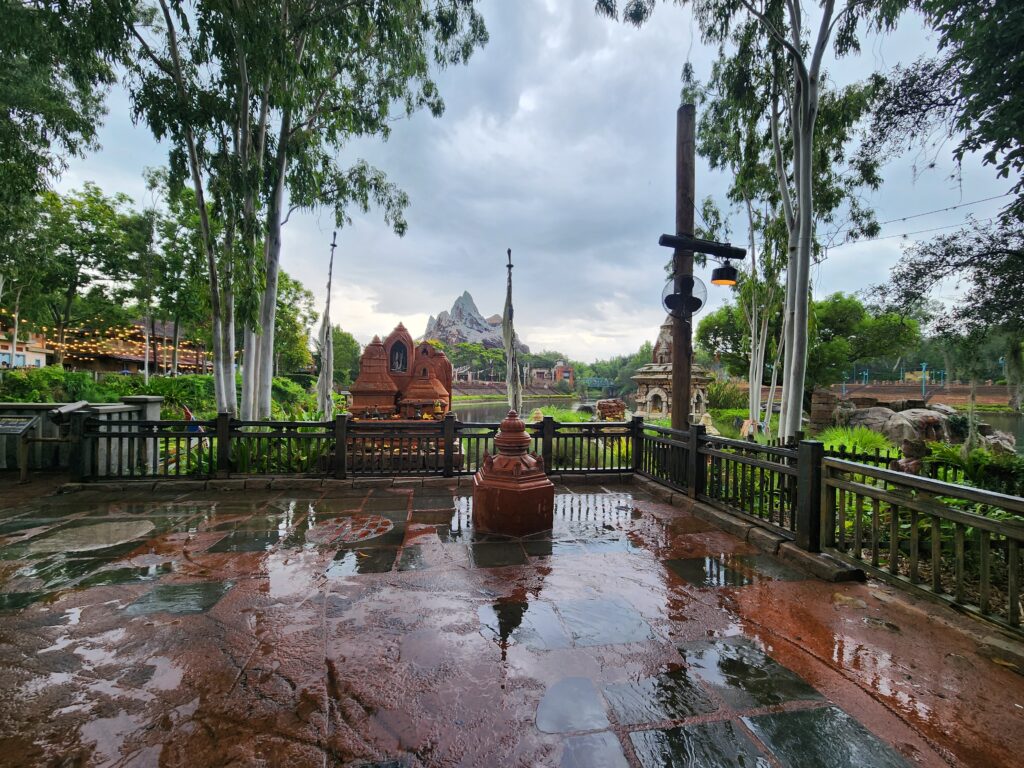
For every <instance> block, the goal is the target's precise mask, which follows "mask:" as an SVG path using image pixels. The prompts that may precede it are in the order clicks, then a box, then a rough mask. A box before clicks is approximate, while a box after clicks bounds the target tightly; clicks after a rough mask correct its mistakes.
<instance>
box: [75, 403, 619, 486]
mask: <svg viewBox="0 0 1024 768" xmlns="http://www.w3.org/2000/svg"><path fill="white" fill-rule="evenodd" d="M498 428H499V425H498V423H497V422H495V423H482V424H481V423H465V422H460V421H457V420H456V419H455V418H454V417H453V416H449V417H447V418H445V419H442V420H423V421H422V422H418V421H389V420H354V419H350V418H348V416H347V415H342V416H339V417H338V418H336V419H335V420H333V421H240V420H237V419H233V418H231V417H230V416H229V415H227V414H221V415H220V416H218V417H217V418H216V419H215V420H213V421H139V420H135V421H130V422H120V421H118V422H111V421H109V420H106V419H103V418H100V417H97V416H94V415H85V416H84V417H83V419H82V421H81V423H80V424H79V425H78V432H79V434H81V440H80V444H79V450H78V456H77V461H76V467H75V469H76V472H77V473H78V475H79V476H81V477H82V478H83V479H120V478H138V477H186V476H191V477H214V476H227V475H308V476H332V477H338V478H346V477H359V476H399V475H409V476H417V475H437V476H445V477H453V476H456V475H465V474H473V473H475V472H476V471H477V470H478V469H479V468H480V466H481V465H482V464H483V460H484V456H485V455H486V454H487V453H493V452H494V437H495V435H496V434H497V432H498ZM634 429H635V424H634V423H633V422H617V423H616V422H600V423H579V424H576V423H574V424H560V423H558V422H556V421H554V420H553V419H551V418H550V417H548V418H545V419H544V420H543V421H542V422H538V423H535V424H531V425H528V431H529V433H530V436H531V439H532V445H531V450H533V451H534V452H536V453H538V454H539V455H541V456H543V457H544V461H545V467H546V468H547V469H549V470H553V471H557V472H561V473H574V472H587V473H600V472H622V471H626V472H628V471H631V470H632V464H631V461H632V459H631V446H632V442H633V434H634Z"/></svg>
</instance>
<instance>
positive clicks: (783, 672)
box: [679, 637, 822, 709]
mask: <svg viewBox="0 0 1024 768" xmlns="http://www.w3.org/2000/svg"><path fill="white" fill-rule="evenodd" d="M679 651H680V653H682V655H683V658H684V659H685V660H686V663H687V664H688V665H689V669H690V672H691V673H692V674H693V675H695V676H697V677H699V678H700V679H702V680H704V682H706V683H707V684H708V685H711V686H713V687H714V688H715V689H716V690H717V691H718V692H719V694H721V696H722V698H723V699H725V701H726V703H728V704H729V706H731V707H733V708H734V709H750V708H751V707H759V706H770V705H772V704H781V703H782V702H785V701H795V700H798V699H799V700H811V701H815V700H820V699H821V698H822V696H821V694H820V693H818V692H817V691H816V690H814V688H812V687H811V686H810V685H808V684H807V683H806V682H804V680H803V679H802V678H801V677H799V676H798V675H797V674H796V673H795V672H793V671H791V670H789V669H787V668H786V667H784V666H782V665H781V664H779V663H778V662H777V661H775V660H773V659H771V658H769V657H768V656H767V655H766V654H765V653H764V651H762V650H761V649H760V648H758V647H757V646H756V645H754V644H753V643H752V642H751V641H749V640H747V639H746V638H743V637H727V638H722V639H720V640H714V641H701V642H696V643H688V644H686V645H684V646H681V647H680V648H679Z"/></svg>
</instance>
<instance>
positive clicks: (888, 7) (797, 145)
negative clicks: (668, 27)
mask: <svg viewBox="0 0 1024 768" xmlns="http://www.w3.org/2000/svg"><path fill="white" fill-rule="evenodd" d="M675 2H676V4H677V5H691V6H692V7H693V13H694V16H695V17H696V19H697V21H698V23H699V25H700V29H701V33H702V35H703V38H704V40H705V41H706V42H711V43H718V44H727V43H729V42H730V38H731V36H732V35H733V34H734V32H735V31H736V30H737V29H742V28H743V27H744V25H747V24H748V23H749V22H751V21H754V22H755V23H756V34H755V35H754V37H753V40H752V45H754V46H755V47H756V48H757V49H759V50H774V49H777V50H779V51H780V52H781V57H780V64H779V66H777V67H774V68H773V70H772V75H771V76H772V82H773V83H774V84H775V86H776V88H777V93H778V102H775V101H769V102H764V107H765V108H767V109H770V110H771V112H770V114H771V116H772V126H773V129H774V132H773V144H774V148H775V154H776V173H777V177H778V185H779V192H780V198H781V201H782V207H783V210H784V214H785V218H786V223H787V229H788V235H789V237H788V239H789V243H788V257H787V269H786V311H785V317H786V331H785V340H784V349H785V352H784V354H785V359H784V374H783V378H784V382H785V388H784V393H783V397H784V401H783V418H782V423H781V426H780V433H781V435H782V437H792V436H793V435H795V434H796V433H797V432H798V431H799V430H800V417H801V414H802V411H803V397H804V379H805V377H806V371H807V336H808V322H809V314H808V307H809V300H810V271H811V262H812V255H813V253H814V243H815V234H814V222H815V210H816V201H815V184H814V179H815V173H816V161H817V159H818V158H817V152H816V150H815V137H816V125H817V122H818V117H819V109H820V106H821V95H822V88H821V87H822V75H823V66H824V60H825V55H826V53H827V52H828V50H829V48H830V47H831V48H832V49H833V50H834V52H835V54H836V55H837V56H843V55H846V54H849V53H854V52H857V51H859V49H860V41H859V37H858V34H859V32H860V31H862V30H865V29H866V30H868V31H873V30H882V29H889V28H891V27H892V26H894V25H895V23H896V20H897V17H898V16H899V14H900V13H901V12H902V11H903V10H904V9H905V8H906V7H907V5H908V4H909V0H820V2H818V3H816V6H817V8H816V10H815V15H814V16H813V17H812V16H811V15H810V14H808V13H806V12H805V10H804V6H803V3H802V2H800V0H675ZM655 5H656V0H627V1H626V2H625V3H623V5H622V9H621V11H622V18H623V20H625V21H626V22H628V23H631V24H634V25H641V24H643V23H645V22H646V21H647V20H648V19H649V18H650V16H651V14H652V13H653V11H654V7H655ZM595 8H596V10H597V12H598V13H602V14H605V15H608V16H612V17H618V15H619V7H618V2H617V0H596V2H595ZM783 127H785V128H787V129H788V137H783V135H782V128H783ZM785 138H788V144H789V146H788V158H785V157H784V156H783V148H784V146H785Z"/></svg>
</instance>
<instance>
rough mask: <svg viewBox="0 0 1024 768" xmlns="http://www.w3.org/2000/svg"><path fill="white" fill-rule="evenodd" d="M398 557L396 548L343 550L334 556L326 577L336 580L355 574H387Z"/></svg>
mask: <svg viewBox="0 0 1024 768" xmlns="http://www.w3.org/2000/svg"><path fill="white" fill-rule="evenodd" d="M397 557H398V548H397V547H377V548H374V549H343V550H341V551H340V552H338V554H336V555H335V556H334V561H333V562H332V563H331V564H330V566H328V568H327V576H328V577H332V578H336V577H340V576H352V575H354V574H357V573H387V572H388V571H390V570H391V568H392V566H393V565H394V564H395V558H397Z"/></svg>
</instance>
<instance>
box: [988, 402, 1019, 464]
mask: <svg viewBox="0 0 1024 768" xmlns="http://www.w3.org/2000/svg"><path fill="white" fill-rule="evenodd" d="M978 417H979V418H980V419H981V421H983V422H985V423H987V424H991V425H992V426H993V427H995V428H996V429H998V430H1001V431H1003V432H1009V433H1010V434H1011V435H1013V436H1014V437H1015V438H1017V453H1019V454H1022V455H1024V414H1022V413H1009V412H1001V413H979V414H978Z"/></svg>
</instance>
